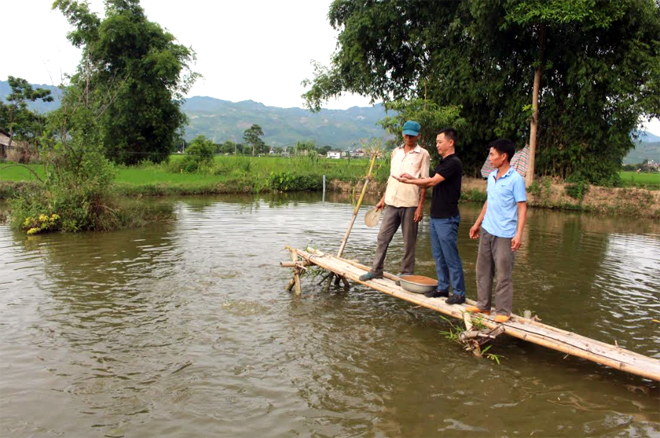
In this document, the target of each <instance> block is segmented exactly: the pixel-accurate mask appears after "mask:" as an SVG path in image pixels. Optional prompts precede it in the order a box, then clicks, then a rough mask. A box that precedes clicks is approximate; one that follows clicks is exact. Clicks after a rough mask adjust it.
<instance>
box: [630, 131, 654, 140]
mask: <svg viewBox="0 0 660 438" xmlns="http://www.w3.org/2000/svg"><path fill="white" fill-rule="evenodd" d="M633 134H634V135H636V136H637V140H638V141H640V142H642V143H657V142H660V137H658V136H657V135H653V134H651V133H650V132H648V131H635V132H634V133H633ZM633 139H634V137H633Z"/></svg>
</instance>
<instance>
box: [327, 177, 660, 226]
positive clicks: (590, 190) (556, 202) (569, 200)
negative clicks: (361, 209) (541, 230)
mask: <svg viewBox="0 0 660 438" xmlns="http://www.w3.org/2000/svg"><path fill="white" fill-rule="evenodd" d="M329 188H330V190H334V191H345V192H348V191H353V190H358V191H359V190H360V189H361V188H362V183H358V184H357V185H356V184H352V183H350V182H345V181H337V180H335V181H332V182H331V183H330V186H329ZM384 190H385V185H384V184H377V183H376V184H373V183H372V184H370V185H369V186H368V187H367V193H370V194H374V195H380V194H382V193H383V192H384ZM527 196H528V204H529V206H530V207H535V208H547V209H552V210H573V211H584V212H591V213H601V214H609V215H625V216H633V217H638V218H651V219H660V191H658V190H647V189H640V188H632V187H628V188H615V187H597V186H591V185H586V184H585V185H582V186H580V185H577V184H568V183H564V182H558V181H553V180H552V179H551V178H541V179H539V180H538V181H537V182H536V183H534V185H532V187H530V188H528V189H527ZM461 200H462V201H466V202H484V201H485V200H486V180H483V179H478V178H463V188H462V196H461Z"/></svg>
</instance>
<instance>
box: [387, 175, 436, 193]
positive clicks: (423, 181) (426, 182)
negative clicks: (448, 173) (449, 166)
mask: <svg viewBox="0 0 660 438" xmlns="http://www.w3.org/2000/svg"><path fill="white" fill-rule="evenodd" d="M392 178H394V179H396V180H397V181H399V182H402V183H404V184H414V185H416V186H419V187H422V188H423V189H427V188H429V187H434V186H437V185H438V184H440V183H441V182H443V181H444V180H445V177H444V176H442V175H440V174H439V173H436V174H435V175H434V176H433V177H432V178H413V177H412V175H410V174H408V173H403V174H401V175H399V176H394V175H392Z"/></svg>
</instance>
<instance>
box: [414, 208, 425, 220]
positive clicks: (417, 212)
mask: <svg viewBox="0 0 660 438" xmlns="http://www.w3.org/2000/svg"><path fill="white" fill-rule="evenodd" d="M423 217H424V209H423V208H422V206H421V205H420V206H418V207H417V209H416V210H415V216H414V217H413V219H414V220H415V222H419V221H421V220H422V218H423Z"/></svg>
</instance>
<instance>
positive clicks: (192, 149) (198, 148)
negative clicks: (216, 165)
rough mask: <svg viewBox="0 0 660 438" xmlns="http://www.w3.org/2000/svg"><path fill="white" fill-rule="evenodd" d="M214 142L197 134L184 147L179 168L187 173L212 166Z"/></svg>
mask: <svg viewBox="0 0 660 438" xmlns="http://www.w3.org/2000/svg"><path fill="white" fill-rule="evenodd" d="M214 153H215V144H214V143H213V142H212V141H211V140H209V139H208V138H206V137H205V136H203V135H198V136H197V137H195V138H194V139H193V141H192V142H191V143H190V145H189V146H188V147H187V148H186V154H185V156H184V157H183V160H182V162H181V164H180V167H179V170H180V171H184V172H187V173H194V172H200V171H204V170H209V169H210V168H212V166H213V154H214Z"/></svg>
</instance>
